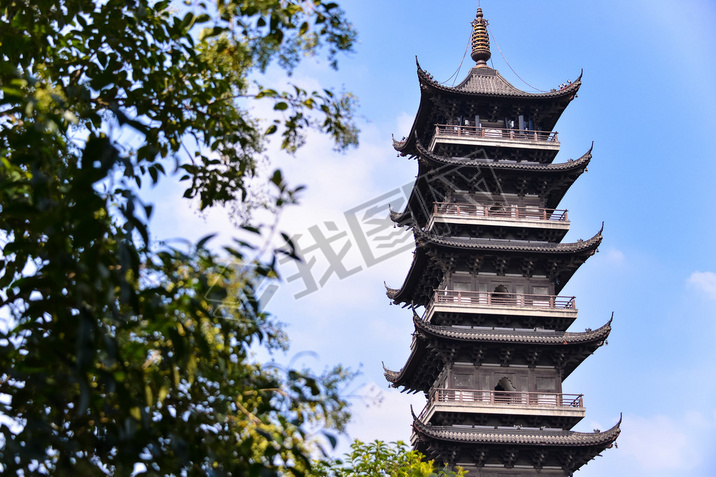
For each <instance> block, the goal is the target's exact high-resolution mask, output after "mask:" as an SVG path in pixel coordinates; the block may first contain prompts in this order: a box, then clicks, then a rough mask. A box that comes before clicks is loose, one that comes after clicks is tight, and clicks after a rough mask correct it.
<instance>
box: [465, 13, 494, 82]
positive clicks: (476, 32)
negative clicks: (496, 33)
mask: <svg viewBox="0 0 716 477" xmlns="http://www.w3.org/2000/svg"><path fill="white" fill-rule="evenodd" d="M487 24H488V22H487V20H485V19H484V18H483V15H482V8H479V7H478V9H477V16H476V17H475V19H474V20H473V21H472V54H471V55H470V57H471V58H472V59H473V60H474V61H475V62H476V63H477V64H476V65H475V66H476V67H478V68H487V60H489V59H490V57H491V56H492V53H491V52H490V37H489V35H488V34H487Z"/></svg>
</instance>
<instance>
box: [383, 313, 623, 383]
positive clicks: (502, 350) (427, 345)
mask: <svg viewBox="0 0 716 477" xmlns="http://www.w3.org/2000/svg"><path fill="white" fill-rule="evenodd" d="M413 323H414V325H415V333H414V334H413V344H412V345H411V352H410V357H409V358H408V361H407V363H406V364H405V366H404V367H403V368H402V369H401V370H400V371H397V372H396V371H391V370H389V369H387V368H385V377H386V379H387V380H388V381H389V382H390V383H391V384H392V385H393V387H400V388H402V390H403V391H410V392H420V391H422V392H424V393H426V394H427V393H428V391H429V390H430V388H432V387H434V386H435V383H436V382H437V381H438V378H439V377H440V375H441V373H442V372H443V370H444V369H447V368H450V367H451V366H452V365H453V364H454V363H457V362H459V363H470V364H471V365H474V366H483V365H486V364H495V365H499V366H502V367H505V366H522V367H525V366H526V367H528V368H536V367H548V368H550V369H555V370H557V372H558V374H559V377H560V378H561V380H564V379H565V378H567V376H569V375H570V374H571V373H572V371H574V369H575V368H576V367H577V366H579V365H580V364H581V363H582V362H583V361H584V360H585V359H586V358H587V357H588V356H590V355H591V354H592V353H594V351H596V350H597V349H598V348H599V347H601V346H602V345H603V344H604V342H605V341H606V339H607V337H608V336H609V333H610V332H611V330H612V328H611V320H610V321H609V322H608V323H607V324H605V325H604V326H602V327H601V328H599V329H597V330H593V331H591V330H590V331H584V332H578V333H573V332H564V331H549V330H534V329H533V330H505V329H490V328H469V327H457V326H436V325H433V324H431V323H427V322H425V321H424V320H422V319H421V318H420V317H419V316H418V315H417V314H414V317H413Z"/></svg>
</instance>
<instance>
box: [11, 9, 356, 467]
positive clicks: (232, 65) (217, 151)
mask: <svg viewBox="0 0 716 477" xmlns="http://www.w3.org/2000/svg"><path fill="white" fill-rule="evenodd" d="M354 36H355V35H354V32H353V31H352V29H351V27H350V25H349V24H348V23H347V21H346V19H345V17H344V14H343V12H342V11H341V10H340V9H339V8H338V7H337V5H335V4H334V3H327V2H323V1H321V0H310V1H308V0H305V1H303V0H254V1H240V0H220V1H218V2H217V3H216V5H207V4H205V3H204V2H200V1H199V2H194V3H188V4H187V5H184V6H170V2H168V1H149V0H102V1H98V0H0V161H1V162H0V213H1V214H2V220H0V243H1V244H2V255H1V256H0V260H1V261H0V267H1V268H0V290H1V291H0V310H1V311H0V313H2V316H4V317H5V324H6V326H4V328H3V329H2V330H1V332H0V413H1V414H3V415H4V416H5V418H4V419H3V420H2V421H1V423H0V431H1V432H2V439H0V470H2V471H3V473H5V474H7V475H11V474H12V475H14V474H24V475H29V474H34V473H42V474H52V475H98V474H117V475H129V474H130V473H131V472H132V471H141V469H142V468H145V469H146V470H145V473H146V474H147V475H167V474H174V475H228V474H233V475H271V474H272V473H277V472H283V473H287V474H296V475H302V474H304V473H305V472H306V471H307V469H308V468H309V464H308V462H309V461H308V456H309V454H310V451H311V449H312V447H311V442H310V440H311V432H312V431H315V429H316V428H319V427H321V426H327V427H328V428H333V429H337V430H340V429H342V427H343V426H344V424H345V422H346V419H347V417H348V414H347V410H346V403H345V401H344V400H343V399H342V398H341V396H340V389H341V385H342V383H343V382H344V381H345V380H346V379H348V378H349V377H350V376H349V374H350V373H348V372H346V371H345V370H343V369H341V368H336V369H334V370H331V371H330V372H327V373H326V374H324V375H322V376H315V375H312V374H311V373H310V372H304V371H298V370H292V369H280V368H275V367H274V368H272V367H267V366H262V365H261V364H260V363H258V362H256V361H255V360H254V359H253V358H252V356H251V350H252V349H253V348H254V347H256V346H263V347H266V348H269V349H275V348H280V347H282V346H284V344H285V343H284V337H283V335H282V333H281V331H280V328H279V327H278V325H277V323H276V322H275V320H273V319H272V318H271V317H269V316H267V315H266V314H264V313H262V312H261V310H260V309H259V307H258V304H257V303H256V299H255V296H254V283H255V282H256V280H258V279H261V278H264V277H275V271H274V270H273V265H272V262H271V261H269V263H264V264H262V263H255V264H254V265H253V266H251V267H246V268H244V269H235V268H226V267H223V266H222V261H221V260H220V259H219V257H218V256H217V254H216V253H215V252H212V251H211V250H209V249H208V248H207V245H206V244H207V241H208V239H209V237H207V239H206V240H202V241H201V242H200V243H198V244H196V246H191V247H188V248H186V249H183V250H179V249H176V248H172V247H169V246H167V245H163V244H155V243H151V241H150V237H151V230H150V228H149V221H150V217H151V214H152V206H151V205H150V204H146V203H145V202H143V201H142V199H141V197H140V191H141V187H142V184H143V183H144V184H146V183H152V184H156V183H158V182H159V181H162V180H165V178H166V177H167V175H169V174H171V172H172V171H174V172H177V173H180V174H182V177H181V180H182V181H184V183H185V184H186V189H185V192H184V197H186V198H187V199H195V200H198V202H199V204H200V207H201V208H202V209H204V208H208V207H212V206H215V205H220V204H224V203H227V202H232V201H236V200H238V201H242V200H245V199H246V198H247V196H248V195H249V194H250V187H249V184H250V182H251V180H252V179H253V178H254V177H255V176H256V164H257V160H258V158H260V157H261V154H262V153H263V151H264V147H265V142H266V140H267V138H268V137H269V136H270V135H272V134H281V135H282V145H283V147H284V149H286V150H288V151H293V150H295V148H297V147H299V146H300V145H301V144H302V137H303V134H304V133H305V131H306V130H307V128H318V129H320V130H322V131H324V132H326V133H327V134H330V135H331V136H332V137H333V138H334V140H335V142H336V144H337V146H338V147H347V146H349V145H351V144H354V143H355V141H356V130H355V128H354V126H353V125H352V122H351V115H352V107H353V102H352V98H351V97H350V95H339V94H336V93H334V92H333V91H330V90H323V91H319V92H308V91H305V90H303V89H301V88H299V87H294V86H292V85H290V84H289V85H288V86H287V87H286V88H285V89H274V88H270V87H268V86H264V85H262V84H261V83H260V81H259V79H260V78H262V76H261V73H263V72H265V71H266V70H267V68H268V67H269V66H270V65H271V64H278V65H279V66H280V67H281V68H283V69H284V70H287V71H289V72H290V70H291V68H293V67H294V66H295V65H296V64H297V63H298V62H299V61H300V59H301V58H302V57H303V55H316V54H325V55H326V56H327V57H328V59H329V61H331V62H332V63H333V64H334V65H335V55H336V54H337V53H339V52H343V51H350V49H351V47H352V44H353V41H354ZM261 101H269V102H271V104H273V108H274V110H275V111H276V112H277V113H278V114H280V116H278V119H276V120H275V121H274V122H271V123H268V124H266V123H264V122H262V121H261V120H259V119H257V118H255V117H252V115H251V110H252V107H253V105H254V104H256V103H257V102H261ZM271 183H272V184H273V186H274V189H273V193H272V203H271V204H267V205H269V206H275V207H280V206H281V205H283V204H285V203H287V202H289V201H291V200H293V193H294V191H293V190H291V189H290V188H289V187H288V186H287V185H286V184H285V182H284V180H283V178H282V176H281V173H280V171H276V172H274V173H273V175H272V176H271ZM245 229H246V230H247V231H249V232H259V231H258V228H257V227H255V226H251V225H248V224H247V225H246V226H245ZM228 253H230V254H232V255H233V256H234V258H236V259H238V260H241V261H244V262H248V261H249V258H250V254H251V253H252V251H251V246H250V245H249V244H248V243H246V242H238V244H237V246H236V247H234V248H230V249H228ZM137 465H139V466H137Z"/></svg>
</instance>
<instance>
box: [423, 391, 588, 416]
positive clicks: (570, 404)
mask: <svg viewBox="0 0 716 477" xmlns="http://www.w3.org/2000/svg"><path fill="white" fill-rule="evenodd" d="M434 404H457V405H461V406H471V405H473V406H481V405H485V404H510V405H515V406H552V407H563V408H564V407H566V408H584V397H583V395H582V394H559V393H547V392H522V391H491V390H484V391H478V390H471V389H434V390H433V392H432V394H431V395H430V400H429V401H428V404H427V405H426V406H425V409H424V410H423V412H422V413H421V414H420V417H426V416H425V415H426V414H427V413H428V412H429V409H430V407H431V406H432V405H434Z"/></svg>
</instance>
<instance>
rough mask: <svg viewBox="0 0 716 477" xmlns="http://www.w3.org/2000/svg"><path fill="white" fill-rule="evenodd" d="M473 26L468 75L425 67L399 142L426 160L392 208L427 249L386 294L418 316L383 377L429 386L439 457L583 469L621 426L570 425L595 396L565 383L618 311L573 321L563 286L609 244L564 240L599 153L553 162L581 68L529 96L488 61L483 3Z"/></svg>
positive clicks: (427, 421) (421, 433)
mask: <svg viewBox="0 0 716 477" xmlns="http://www.w3.org/2000/svg"><path fill="white" fill-rule="evenodd" d="M472 27H473V28H472V55H471V56H472V59H473V60H474V61H475V66H474V67H473V68H472V69H471V70H470V72H469V74H468V76H467V78H465V79H464V80H463V81H462V82H461V83H460V84H458V85H457V86H454V87H450V86H445V85H442V84H440V83H438V82H436V81H435V80H434V79H433V77H432V76H431V75H430V74H428V73H427V72H426V71H424V70H423V69H422V68H421V67H420V65H419V64H418V66H417V69H418V79H419V82H420V91H421V97H420V106H419V108H418V113H417V115H416V118H415V121H414V123H413V125H412V128H411V130H410V133H409V134H408V136H406V137H405V138H404V139H403V140H401V141H394V147H395V149H396V150H397V151H398V152H399V154H400V155H402V156H408V157H411V158H415V159H417V162H418V179H417V180H416V182H415V186H414V188H413V190H412V193H411V195H410V197H409V199H408V203H407V206H406V208H405V209H404V210H403V211H402V212H398V211H391V218H392V220H393V221H394V222H396V223H397V224H398V225H400V226H404V227H409V228H411V229H412V231H413V234H414V236H415V242H416V250H415V252H414V258H413V262H412V265H411V267H410V270H409V272H408V275H407V277H406V279H405V281H404V283H403V285H402V286H401V287H400V288H398V289H392V288H388V290H387V294H388V297H389V298H390V299H391V300H392V302H393V303H395V304H401V305H403V306H404V307H408V308H410V310H412V319H413V324H414V327H415V332H414V333H413V340H412V344H411V348H410V355H409V357H408V360H407V362H406V363H405V365H404V366H403V367H402V369H400V370H399V371H391V370H389V369H386V370H385V376H386V378H387V380H388V381H389V382H390V383H391V384H392V386H394V387H397V388H400V389H401V390H402V391H407V392H413V393H417V392H421V391H422V392H423V393H425V395H426V397H427V399H428V402H427V405H426V406H425V408H424V409H423V410H422V412H420V413H419V415H415V413H414V414H413V434H412V438H411V440H412V444H413V446H414V448H415V449H417V450H419V451H420V452H422V453H423V454H425V455H426V456H427V457H428V458H429V459H433V460H435V462H436V463H437V464H443V463H445V464H447V465H448V466H450V467H453V468H454V467H457V466H461V467H463V468H464V469H466V470H467V471H468V475H470V476H471V477H472V476H474V477H477V476H480V477H506V476H510V477H516V476H531V475H541V476H571V475H573V473H574V471H576V470H577V469H579V468H580V467H581V466H583V465H584V464H586V463H587V462H589V461H590V460H591V459H593V458H594V457H595V456H597V455H598V454H599V453H600V452H602V451H603V450H604V449H606V448H608V447H611V446H612V445H613V444H614V442H615V440H616V439H617V437H618V436H619V432H620V428H619V425H620V423H621V420H620V422H619V423H617V424H616V425H615V426H614V427H613V428H611V429H609V430H607V431H597V430H595V431H594V432H592V433H582V432H575V431H572V430H571V429H572V428H573V427H574V426H575V425H576V424H577V423H578V422H579V421H580V420H581V419H582V418H583V417H584V414H585V408H584V401H583V396H582V395H581V394H565V393H563V392H562V391H563V390H562V382H563V381H564V379H565V378H567V376H569V375H570V374H571V373H572V372H573V371H574V370H575V369H576V368H577V366H579V364H580V363H582V361H583V360H584V359H586V358H587V357H588V356H589V355H591V354H592V353H593V352H594V351H595V350H596V349H597V348H599V347H600V346H602V345H603V344H604V343H605V341H606V339H607V337H608V336H609V333H610V331H611V319H610V320H609V321H608V322H607V323H606V324H604V326H602V327H601V328H599V329H596V330H590V329H587V330H586V331H584V332H570V331H567V329H568V328H569V327H570V326H571V325H572V323H573V322H574V321H575V320H576V318H577V306H576V302H575V297H572V296H561V295H559V293H560V292H561V290H562V289H563V288H564V286H565V285H566V284H567V282H568V281H569V279H570V278H571V277H572V275H573V274H574V273H575V272H576V270H577V269H578V268H579V267H580V266H581V265H582V264H583V263H584V262H585V261H586V260H587V259H588V258H589V257H590V256H591V255H593V254H594V253H595V252H596V251H597V247H599V244H600V243H601V241H602V230H599V231H598V232H597V233H596V234H595V235H594V236H593V237H592V238H589V239H586V240H579V241H577V242H574V243H564V242H562V240H563V238H564V236H565V234H566V233H567V231H568V230H569V224H570V223H569V219H568V215H567V211H566V210H561V209H558V208H557V207H559V204H560V202H561V200H562V198H563V196H564V194H565V193H566V192H567V190H568V189H569V187H570V186H571V185H572V184H573V183H574V181H575V180H576V179H577V178H578V177H579V176H580V175H581V174H582V173H583V172H585V171H586V168H587V165H588V164H589V162H590V160H591V158H592V150H591V148H590V150H588V151H587V152H586V153H585V154H584V155H583V156H582V157H580V158H578V159H574V160H572V159H570V160H569V161H567V162H563V163H553V161H554V159H555V157H556V155H557V153H558V151H559V148H560V142H559V139H558V135H557V133H556V132H554V127H555V124H556V123H557V120H558V119H559V117H560V116H561V114H562V113H563V111H564V110H565V108H566V107H567V105H568V104H569V103H570V102H571V101H572V100H573V99H574V98H575V97H576V95H577V91H578V90H579V88H580V86H581V75H580V77H579V78H577V79H576V80H575V81H573V82H569V83H567V84H564V85H562V86H561V87H560V88H559V89H553V90H552V91H549V92H544V93H527V92H524V91H521V90H519V89H517V88H515V87H514V86H512V85H511V84H510V83H508V82H507V81H506V80H505V79H504V78H503V77H502V76H501V75H500V74H499V73H498V72H497V71H496V70H494V69H492V68H490V67H489V66H488V65H487V60H489V59H490V56H491V53H490V44H489V36H488V32H487V21H486V20H485V19H484V18H483V13H482V9H481V8H478V10H477V17H476V19H475V20H474V21H473V22H472ZM602 228H603V226H602Z"/></svg>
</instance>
